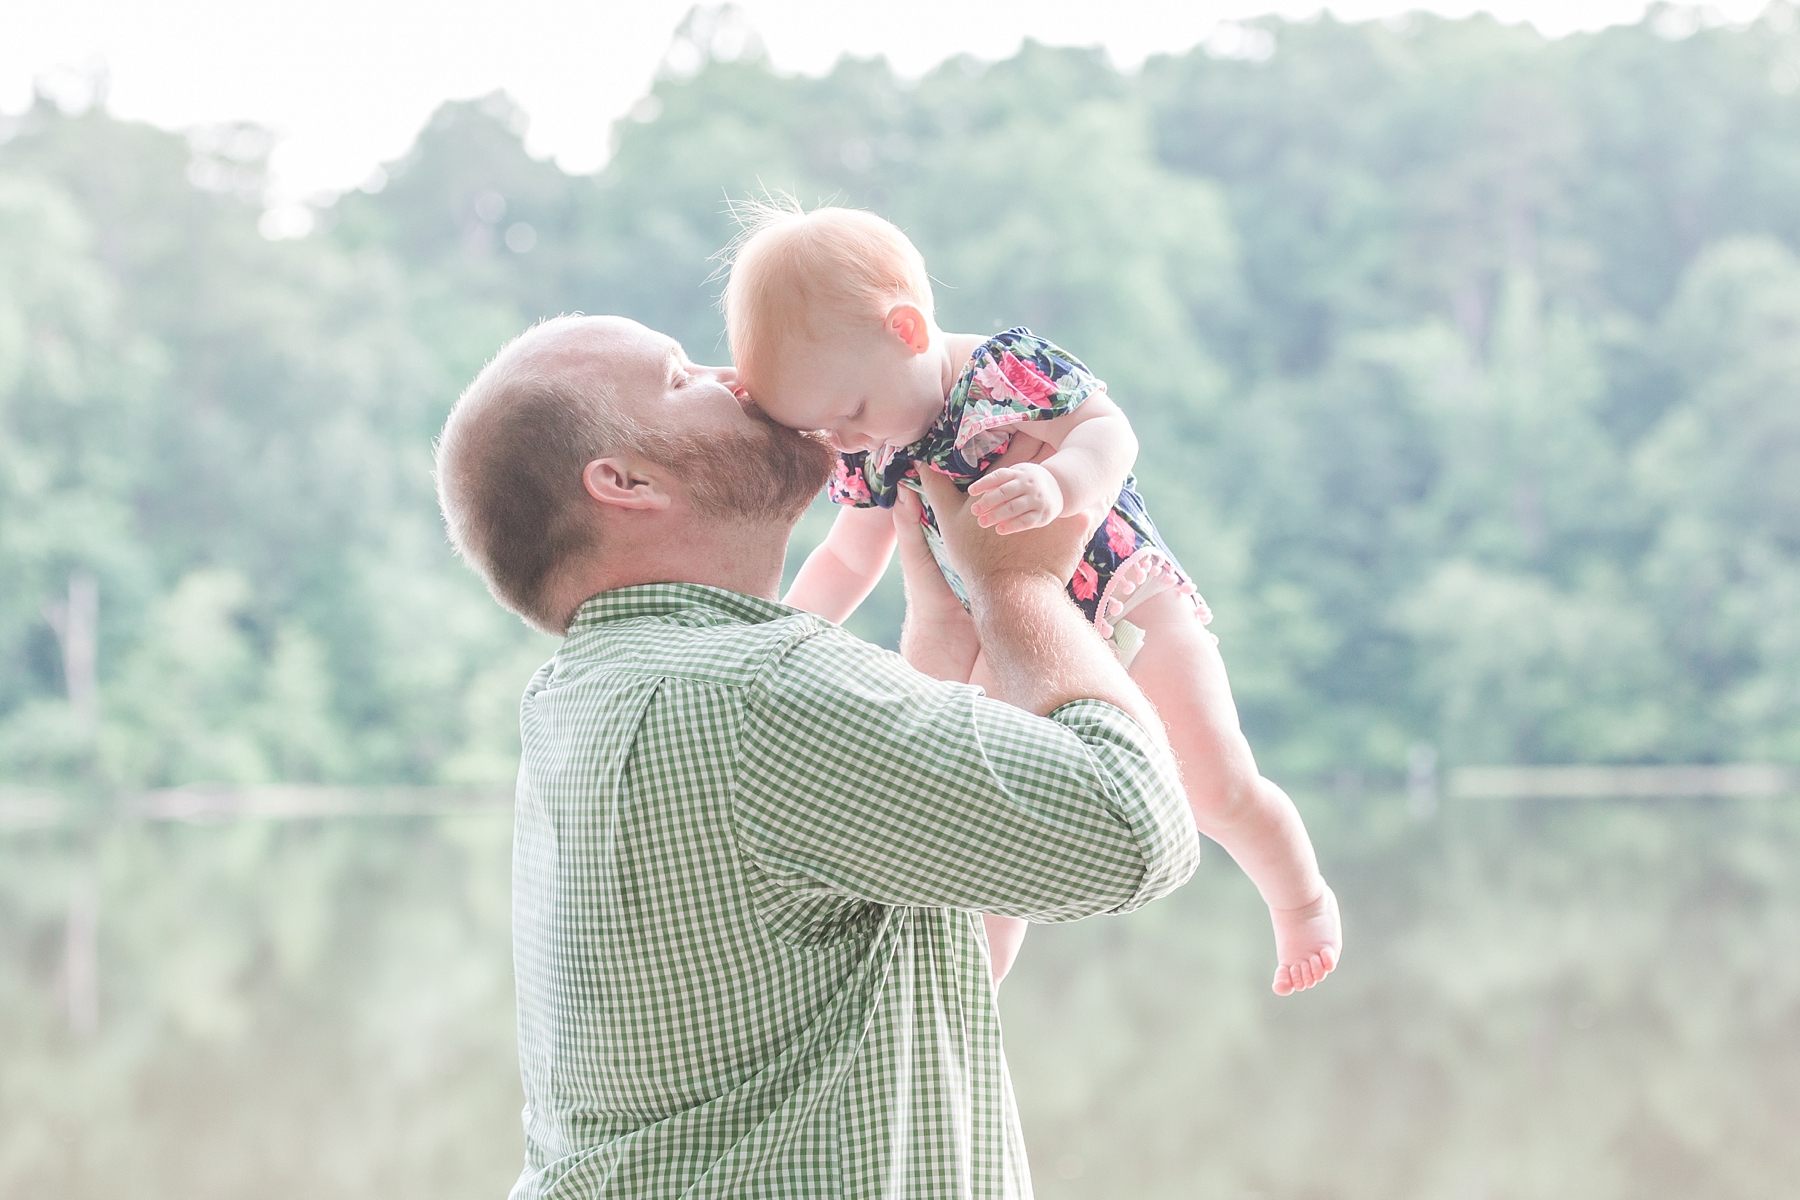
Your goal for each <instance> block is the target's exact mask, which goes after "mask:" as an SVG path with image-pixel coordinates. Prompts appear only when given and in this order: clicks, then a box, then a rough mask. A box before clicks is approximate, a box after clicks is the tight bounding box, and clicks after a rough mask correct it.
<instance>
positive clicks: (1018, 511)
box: [969, 462, 1063, 533]
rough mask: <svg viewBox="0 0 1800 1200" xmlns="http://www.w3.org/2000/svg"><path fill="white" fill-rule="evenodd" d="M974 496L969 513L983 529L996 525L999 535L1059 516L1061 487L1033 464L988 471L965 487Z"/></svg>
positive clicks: (1036, 525) (1061, 508)
mask: <svg viewBox="0 0 1800 1200" xmlns="http://www.w3.org/2000/svg"><path fill="white" fill-rule="evenodd" d="M969 495H971V496H974V497H976V500H975V503H974V504H972V505H970V506H969V511H970V512H971V513H973V514H975V519H976V520H977V521H979V522H981V527H982V528H983V529H988V528H993V527H995V526H998V532H1000V533H1023V532H1024V531H1025V530H1027V529H1036V528H1037V527H1038V526H1040V525H1048V524H1049V523H1050V522H1052V521H1054V520H1056V518H1058V517H1060V516H1062V513H1063V494H1062V485H1061V484H1059V483H1057V482H1056V476H1054V475H1052V474H1051V473H1050V472H1049V471H1047V470H1045V469H1044V468H1043V467H1041V466H1039V465H1038V464H1037V463H1029V462H1022V463H1019V464H1017V465H1016V466H1011V467H1001V468H1000V469H999V470H997V471H989V472H988V473H987V474H986V475H983V476H982V477H981V478H980V479H977V480H976V481H975V482H974V483H971V484H970V485H969Z"/></svg>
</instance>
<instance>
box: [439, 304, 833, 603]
mask: <svg viewBox="0 0 1800 1200" xmlns="http://www.w3.org/2000/svg"><path fill="white" fill-rule="evenodd" d="M734 382H735V379H734V376H733V373H732V372H731V371H730V370H729V369H725V368H715V367H698V366H695V365H694V364H693V363H691V362H689V361H688V360H687V356H686V355H685V354H684V353H682V350H681V347H680V346H679V345H678V344H677V343H676V342H675V341H674V340H673V339H671V338H667V337H664V336H663V335H662V334H659V333H655V332H653V331H652V330H649V329H646V328H645V327H644V326H642V325H639V324H638V323H637V322H635V321H628V320H626V319H624V318H622V317H559V318H557V319H555V320H553V321H545V322H543V323H542V324H540V325H538V326H536V327H535V328H533V329H531V330H529V331H527V332H526V333H524V334H521V335H520V336H519V337H517V338H515V339H513V341H512V342H510V343H509V344H508V345H507V346H506V347H505V348H504V349H502V350H501V351H500V353H499V354H498V355H496V356H495V357H494V360H493V361H492V362H490V363H489V364H488V365H487V366H486V367H485V368H484V369H483V370H482V372H481V374H479V375H477V376H476V377H475V381H474V382H473V383H471V384H470V385H469V387H468V389H467V390H466V391H464V392H463V394H462V397H461V398H460V399H459V400H458V401H457V402H456V406H455V407H454V408H453V409H452V410H451V412H450V417H449V419H448V420H447V421H446V422H445V423H444V431H443V434H442V435H441V436H440V437H439V439H438V446H437V482H438V502H439V504H440V505H441V507H442V508H443V512H444V519H445V522H446V524H447V525H448V526H449V530H450V539H451V541H452V542H453V543H454V544H455V546H456V549H457V551H458V552H459V553H460V554H461V555H462V556H463V557H464V558H465V559H467V560H468V562H469V563H470V564H471V565H472V566H474V567H475V569H476V570H478V571H479V572H480V573H481V575H482V577H483V578H484V579H486V580H487V584H488V588H489V590H490V591H492V592H493V594H494V597H495V599H497V600H499V601H500V603H501V604H503V605H505V606H506V607H507V608H509V609H511V610H513V611H514V612H516V613H518V614H519V615H520V616H522V617H524V618H525V620H526V621H527V622H529V623H530V624H531V625H533V626H534V627H536V628H538V629H542V630H544V631H545V632H549V633H564V632H566V631H567V629H568V624H569V621H570V619H571V618H572V617H573V616H574V613H575V610H576V609H577V608H578V607H580V604H581V602H582V601H583V600H585V599H587V597H588V596H589V595H591V594H593V592H595V591H600V590H603V588H604V587H605V586H624V585H625V584H627V583H649V582H657V581H659V580H657V579H652V578H644V577H641V576H644V575H656V574H657V573H658V570H659V568H663V567H665V566H666V565H667V564H668V563H670V562H672V561H674V560H673V559H672V558H671V555H672V554H673V553H674V552H675V551H676V550H678V549H679V548H680V547H682V546H684V545H685V546H688V547H692V548H693V549H694V553H696V554H699V555H700V556H701V557H700V560H699V561H695V562H692V563H691V564H689V565H688V566H686V567H684V568H682V569H680V570H679V571H678V573H675V574H666V575H665V576H664V578H666V579H675V578H681V579H683V580H686V581H688V582H698V583H705V582H715V580H714V579H711V578H708V577H707V576H708V563H707V562H706V561H705V552H704V548H705V547H707V546H710V545H714V544H721V539H720V537H719V532H720V530H721V529H722V528H735V529H744V528H746V527H747V528H748V529H749V530H750V531H752V532H770V531H773V532H778V533H779V535H780V539H781V541H782V543H783V544H785V539H786V535H787V532H788V530H789V529H791V528H792V526H793V523H794V521H795V520H797V519H798V518H799V515H800V513H801V511H802V510H804V509H805V507H806V505H807V502H808V501H809V500H811V498H812V497H813V496H814V495H815V494H817V492H818V491H819V489H820V488H821V487H822V486H824V482H825V478H826V476H827V475H828V474H829V472H830V469H831V465H832V458H831V453H830V450H829V448H828V447H826V446H825V445H823V444H822V443H820V442H818V441H816V440H815V439H812V438H808V437H805V436H803V435H799V434H795V433H794V432H792V431H791V430H787V429H783V428H781V427H780V426H778V425H775V424H774V423H773V422H771V421H769V420H768V419H767V418H765V417H763V416H762V414H761V413H760V412H758V411H756V409H755V408H754V407H753V406H749V405H747V404H745V403H744V402H742V401H740V400H739V398H738V396H737V395H736V394H735V392H734V386H733V385H734ZM726 565H727V566H728V565H729V564H726ZM730 579H731V575H730V573H729V571H724V572H721V573H720V574H719V575H718V578H717V580H716V582H717V583H718V584H719V586H730V582H729V580H730ZM596 581H599V582H600V584H601V586H594V584H595V582H596Z"/></svg>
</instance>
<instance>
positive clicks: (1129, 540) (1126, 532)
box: [1106, 512, 1143, 559]
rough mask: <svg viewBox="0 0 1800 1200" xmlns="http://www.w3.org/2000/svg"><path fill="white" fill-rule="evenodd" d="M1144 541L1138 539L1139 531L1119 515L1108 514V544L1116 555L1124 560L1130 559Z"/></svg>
mask: <svg viewBox="0 0 1800 1200" xmlns="http://www.w3.org/2000/svg"><path fill="white" fill-rule="evenodd" d="M1142 540H1143V539H1141V538H1139V537H1138V535H1137V530H1135V529H1133V528H1132V527H1131V526H1129V525H1127V524H1126V523H1125V519H1124V518H1123V517H1121V516H1119V514H1118V513H1116V512H1109V513H1107V514H1106V544H1107V545H1108V546H1109V547H1111V548H1112V552H1113V553H1114V554H1116V555H1118V556H1119V557H1120V558H1122V559H1124V558H1130V557H1131V556H1132V554H1133V553H1135V552H1136V551H1137V548H1138V545H1139V543H1140V542H1141V541H1142Z"/></svg>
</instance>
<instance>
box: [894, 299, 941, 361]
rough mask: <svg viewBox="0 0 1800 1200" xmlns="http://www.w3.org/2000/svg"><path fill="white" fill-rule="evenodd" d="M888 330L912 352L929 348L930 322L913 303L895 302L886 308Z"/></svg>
mask: <svg viewBox="0 0 1800 1200" xmlns="http://www.w3.org/2000/svg"><path fill="white" fill-rule="evenodd" d="M887 327H888V332H889V333H891V334H893V335H894V336H895V337H897V338H899V339H900V340H901V341H902V342H904V343H905V344H906V348H907V349H909V350H911V351H912V352H913V353H914V354H923V353H925V352H926V351H927V350H929V349H931V322H930V321H928V320H926V319H925V314H924V313H923V312H921V311H920V310H919V307H918V306H917V305H915V304H896V305H894V307H893V308H891V309H889V310H888V319H887Z"/></svg>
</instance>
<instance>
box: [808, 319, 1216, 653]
mask: <svg viewBox="0 0 1800 1200" xmlns="http://www.w3.org/2000/svg"><path fill="white" fill-rule="evenodd" d="M1105 390H1106V385H1105V384H1104V383H1102V382H1101V381H1100V380H1098V379H1096V378H1094V375H1093V373H1092V372H1090V371H1089V370H1088V369H1087V367H1085V366H1083V365H1082V363H1081V360H1079V359H1077V358H1076V357H1075V356H1074V355H1072V354H1070V353H1068V352H1067V351H1065V350H1063V349H1061V348H1060V347H1058V346H1056V345H1054V344H1052V343H1050V342H1047V341H1045V340H1044V339H1043V338H1040V337H1037V336H1035V335H1034V334H1032V332H1031V331H1030V330H1029V329H1025V328H1023V327H1020V328H1017V329H1009V330H1007V331H1006V332H1005V333H1000V334H995V335H994V336H993V337H991V338H989V339H988V340H987V341H985V342H983V343H982V344H981V345H980V346H978V347H976V349H975V353H974V354H973V355H971V356H970V358H969V365H968V367H967V369H965V370H964V371H963V373H962V375H961V376H960V377H959V378H958V379H957V381H956V385H955V386H954V387H952V388H951V389H950V395H949V398H948V399H947V400H946V401H945V403H944V412H943V415H942V416H940V417H939V418H938V420H937V424H935V425H933V426H932V427H931V429H930V430H928V431H927V432H926V434H925V436H924V437H922V438H920V439H919V440H918V441H916V442H914V443H913V444H912V445H910V446H905V447H894V446H883V447H881V448H880V449H877V450H873V451H869V450H861V451H857V452H856V453H854V454H841V455H839V456H838V464H837V469H836V470H835V471H833V472H832V476H831V482H830V484H829V485H828V490H829V493H830V496H831V498H832V500H834V501H835V502H837V503H838V504H844V505H849V506H851V507H854V508H875V507H880V508H892V507H893V505H894V499H895V497H896V496H898V495H899V489H900V487H901V486H902V485H904V486H906V487H910V488H912V489H913V490H914V491H918V490H919V470H918V466H919V464H921V463H923V464H924V465H925V466H927V467H930V468H931V469H932V470H934V471H938V472H940V473H942V474H944V475H948V476H949V477H950V478H951V479H953V480H955V481H956V485H957V486H958V487H960V488H962V489H963V490H964V491H967V490H968V487H969V485H970V484H971V483H973V482H975V480H977V479H979V478H981V476H983V475H985V474H986V473H987V472H988V470H989V469H990V468H992V467H993V465H994V464H995V462H996V461H998V460H999V458H1000V456H1001V455H1002V454H1004V453H1006V448H1007V446H1009V445H1010V444H1011V442H1012V433H1011V432H1010V430H1011V427H1012V426H1014V425H1020V424H1023V423H1024V422H1026V421H1047V420H1050V419H1052V418H1055V417H1060V416H1063V415H1065V414H1067V413H1070V412H1073V411H1074V410H1075V409H1076V408H1077V407H1079V406H1080V404H1081V403H1082V402H1083V401H1084V400H1086V399H1087V398H1088V397H1089V396H1092V395H1094V394H1095V393H1096V392H1102V391H1105ZM921 498H922V497H921ZM925 514H926V530H925V540H926V542H927V544H928V545H929V546H930V547H931V554H932V557H933V558H935V559H936V560H937V564H938V568H939V569H940V570H941V571H943V573H944V578H945V580H947V581H948V582H949V584H950V587H951V589H952V590H953V591H954V592H955V593H956V595H957V598H958V599H960V600H961V601H962V602H963V607H965V608H967V607H968V603H969V597H968V592H967V590H966V589H965V588H964V586H963V581H962V580H961V579H960V578H959V577H958V576H957V574H956V572H955V570H953V569H952V568H951V566H950V563H949V560H948V559H947V557H946V556H945V553H944V540H943V537H942V536H941V535H940V534H939V532H938V528H937V518H936V517H935V516H933V515H932V513H931V509H930V507H929V506H927V507H926V510H925ZM1170 590H1173V591H1176V592H1179V593H1180V594H1182V595H1185V596H1188V597H1189V598H1190V599H1191V600H1192V602H1193V605H1194V608H1195V610H1196V612H1197V613H1198V614H1199V616H1200V619H1201V620H1202V621H1211V620H1212V613H1211V611H1210V610H1209V609H1208V608H1207V607H1206V601H1204V600H1202V599H1201V598H1200V594H1199V593H1198V592H1196V591H1195V590H1194V584H1193V581H1192V580H1191V579H1189V578H1188V575H1187V572H1185V571H1183V570H1182V569H1181V565H1180V564H1179V563H1177V562H1176V561H1175V555H1174V554H1173V553H1171V552H1170V550H1169V548H1168V546H1167V545H1166V544H1165V543H1164V542H1163V540H1162V537H1161V535H1159V534H1158V533H1157V532H1156V526H1155V525H1153V524H1151V522H1150V514H1149V512H1148V511H1146V510H1145V508H1144V499H1143V497H1142V496H1140V495H1138V490H1137V481H1136V479H1134V478H1127V479H1126V480H1125V485H1124V487H1123V488H1121V489H1120V491H1119V496H1118V499H1116V500H1115V501H1113V506H1112V511H1111V512H1109V513H1107V515H1106V519H1105V520H1104V521H1102V522H1101V523H1100V527H1099V528H1098V529H1096V530H1095V531H1094V536H1093V537H1092V538H1090V539H1089V540H1088V544H1087V549H1086V550H1084V551H1083V552H1082V556H1081V562H1080V564H1079V565H1078V566H1077V567H1076V568H1075V575H1074V578H1072V579H1070V580H1069V596H1070V597H1071V598H1072V599H1073V600H1074V601H1075V603H1076V605H1077V606H1078V607H1080V609H1081V611H1082V613H1083V614H1084V615H1085V616H1086V617H1087V618H1088V620H1090V621H1092V622H1093V623H1094V628H1095V629H1097V630H1098V631H1099V632H1100V636H1101V637H1104V638H1107V639H1108V640H1110V641H1112V642H1113V645H1114V648H1115V649H1117V650H1118V652H1119V656H1120V658H1121V659H1122V660H1124V661H1125V662H1127V663H1129V662H1130V659H1131V656H1132V655H1133V654H1135V653H1136V650H1137V647H1138V645H1139V644H1140V643H1141V641H1142V636H1143V635H1142V634H1141V633H1140V632H1139V631H1137V630H1136V629H1135V628H1133V627H1132V626H1130V625H1129V624H1127V623H1125V622H1122V621H1121V620H1120V618H1121V617H1123V616H1124V615H1125V614H1126V613H1128V612H1130V610H1131V609H1132V608H1134V607H1136V605H1137V604H1138V603H1140V602H1142V601H1143V600H1146V599H1148V598H1149V597H1150V596H1152V595H1155V594H1157V593H1159V592H1163V591H1170ZM1115 625H1117V626H1119V628H1117V629H1115Z"/></svg>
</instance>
